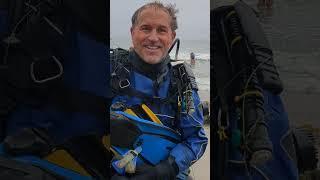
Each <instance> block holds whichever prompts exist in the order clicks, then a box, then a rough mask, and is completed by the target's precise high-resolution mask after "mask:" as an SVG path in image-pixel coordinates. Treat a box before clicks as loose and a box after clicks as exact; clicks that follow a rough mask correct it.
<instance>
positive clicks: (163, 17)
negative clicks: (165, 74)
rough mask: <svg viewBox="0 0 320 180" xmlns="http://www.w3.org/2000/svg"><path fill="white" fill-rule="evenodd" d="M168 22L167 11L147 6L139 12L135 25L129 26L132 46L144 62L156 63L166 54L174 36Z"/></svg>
mask: <svg viewBox="0 0 320 180" xmlns="http://www.w3.org/2000/svg"><path fill="white" fill-rule="evenodd" d="M170 23H171V18H170V16H169V14H168V13H167V12H165V11H164V10H161V9H155V8H154V7H148V8H146V9H144V10H143V11H142V12H141V13H140V14H139V16H138V20H137V23H136V25H134V26H133V27H131V38H132V43H133V48H134V50H135V51H136V53H137V54H138V55H139V56H140V57H141V58H142V59H143V60H144V61H145V62H146V63H149V64H157V63H159V62H160V61H161V60H162V58H163V57H164V56H165V55H166V54H167V52H168V50H169V48H170V46H171V43H172V41H173V40H174V38H175V36H176V34H175V32H174V31H172V30H171V27H170Z"/></svg>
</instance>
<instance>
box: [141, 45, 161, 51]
mask: <svg viewBox="0 0 320 180" xmlns="http://www.w3.org/2000/svg"><path fill="white" fill-rule="evenodd" d="M144 47H145V48H147V49H148V50H152V51H153V50H158V49H160V48H161V47H160V46H148V45H147V46H144Z"/></svg>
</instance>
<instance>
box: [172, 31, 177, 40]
mask: <svg viewBox="0 0 320 180" xmlns="http://www.w3.org/2000/svg"><path fill="white" fill-rule="evenodd" d="M175 38H176V32H175V31H173V32H172V40H174V39H175Z"/></svg>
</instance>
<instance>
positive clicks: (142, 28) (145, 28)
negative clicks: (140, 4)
mask: <svg viewBox="0 0 320 180" xmlns="http://www.w3.org/2000/svg"><path fill="white" fill-rule="evenodd" d="M140 30H141V31H145V32H148V31H150V28H149V27H141V28H140Z"/></svg>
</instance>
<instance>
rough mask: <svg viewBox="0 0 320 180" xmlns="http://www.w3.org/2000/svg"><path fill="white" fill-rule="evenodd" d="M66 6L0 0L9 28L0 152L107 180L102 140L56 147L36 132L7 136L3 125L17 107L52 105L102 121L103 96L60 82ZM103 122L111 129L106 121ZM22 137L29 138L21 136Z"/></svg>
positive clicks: (1, 70) (0, 68)
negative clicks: (26, 155)
mask: <svg viewBox="0 0 320 180" xmlns="http://www.w3.org/2000/svg"><path fill="white" fill-rule="evenodd" d="M64 5H65V4H64V3H63V2H62V1H59V0H54V1H53V0H31V1H25V0H9V1H6V0H2V1H1V6H3V7H1V10H4V11H6V12H7V15H8V16H7V17H8V18H7V19H6V22H7V27H8V28H7V30H6V32H3V33H2V34H1V35H3V37H4V38H3V39H2V40H1V48H0V57H1V60H0V133H1V137H0V139H1V141H3V140H4V148H3V150H4V151H5V152H6V153H8V154H11V155H14V156H17V157H16V158H17V159H19V158H20V156H23V155H25V154H26V153H27V154H28V153H29V154H30V151H32V153H31V154H33V155H36V156H39V157H40V158H43V159H45V160H43V159H37V160H38V161H39V162H42V161H48V162H47V163H49V164H50V163H52V164H57V165H60V166H62V167H66V168H67V169H68V166H69V167H71V166H73V167H71V168H70V169H72V170H73V171H75V172H78V173H79V174H82V175H84V176H93V177H100V178H102V177H107V176H108V172H107V169H106V166H105V164H104V163H105V162H107V159H108V157H107V154H106V151H105V148H101V147H100V146H102V143H101V138H102V137H98V136H96V135H94V136H88V137H74V138H70V139H68V140H67V142H65V143H63V145H62V146H60V145H57V144H54V143H49V144H48V142H50V141H51V140H50V138H49V137H48V138H44V139H45V140H44V139H43V137H44V136H43V134H46V132H45V131H44V132H42V133H40V134H42V135H40V134H39V130H37V128H35V129H24V130H21V131H20V132H18V133H17V134H16V135H10V136H7V133H6V123H7V121H8V120H9V118H10V116H11V115H12V113H13V111H14V110H15V109H16V107H17V106H18V104H24V105H26V106H28V107H32V108H35V109H40V110H41V109H42V107H44V106H45V105H50V106H53V107H54V108H56V109H58V110H62V111H64V112H84V113H87V114H90V115H92V116H94V117H96V118H97V119H99V120H100V119H101V121H105V120H106V119H105V117H107V111H106V109H107V101H108V99H107V98H105V97H103V96H99V95H95V94H94V93H89V92H87V91H84V90H79V89H73V88H71V87H68V86H67V85H66V84H65V82H64V80H65V79H64V73H65V72H64V68H63V64H64V62H66V60H64V59H62V54H61V52H62V53H64V52H65V51H64V49H62V48H61V47H64V46H63V44H64V43H65V42H66V40H67V36H68V35H70V34H69V33H70V32H69V31H70V26H68V25H67V23H66V22H68V21H70V19H69V18H68V17H69V16H66V13H67V12H66V11H65V10H66V9H67V8H65V6H64ZM70 22H71V21H70ZM104 24H105V23H104ZM77 25H79V24H77ZM79 27H80V25H79ZM80 29H82V28H80ZM104 32H105V31H104ZM93 34H94V33H93ZM101 39H102V38H101V37H97V38H96V40H97V41H101ZM106 124H107V127H106V129H107V130H109V123H106ZM26 133H27V135H28V134H29V136H25V138H24V135H26ZM107 133H109V132H107ZM30 134H31V135H30ZM41 139H42V140H41ZM39 140H40V141H39ZM41 143H42V144H43V145H41ZM39 144H40V146H39ZM88 144H91V145H92V146H96V147H97V149H96V152H93V153H92V152H91V151H92V150H89V149H88V148H87V147H88ZM44 147H45V148H44ZM80 149H81V150H80ZM80 151H81V152H80ZM61 155H62V156H61ZM4 156H6V155H4ZM96 156H97V157H98V158H95V157H96ZM59 158H60V159H59ZM21 159H23V158H21ZM68 159H69V160H70V161H69V163H68ZM19 161H20V160H19ZM21 161H25V160H21ZM27 161H28V160H27ZM98 162H103V163H100V164H99V163H98ZM31 164H33V165H34V164H36V163H31ZM64 164H69V165H66V166H64ZM53 169H54V168H53ZM66 171H67V170H66Z"/></svg>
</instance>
